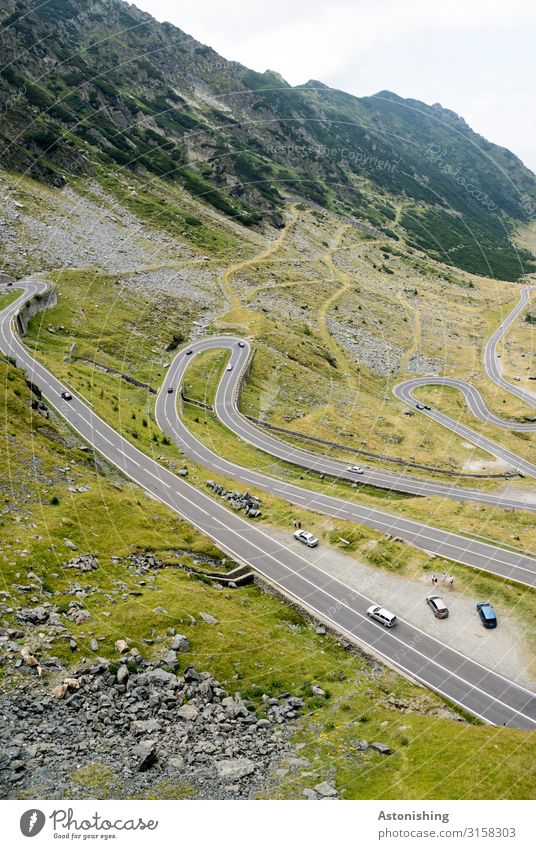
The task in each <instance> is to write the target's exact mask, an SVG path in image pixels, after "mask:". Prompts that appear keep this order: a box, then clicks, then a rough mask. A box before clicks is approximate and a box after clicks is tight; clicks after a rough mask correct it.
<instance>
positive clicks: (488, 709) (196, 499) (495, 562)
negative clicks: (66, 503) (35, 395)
mask: <svg viewBox="0 0 536 849" xmlns="http://www.w3.org/2000/svg"><path fill="white" fill-rule="evenodd" d="M44 289H45V286H44V284H42V283H40V282H36V283H25V287H24V292H23V294H22V295H21V296H20V297H19V298H18V299H16V301H14V302H13V303H12V304H10V305H9V306H8V307H6V308H5V309H4V310H3V311H2V312H1V313H0V349H1V350H2V352H3V353H4V354H5V355H7V356H11V357H14V358H15V360H16V363H17V365H18V366H19V367H21V368H23V369H24V370H25V372H26V374H27V376H28V378H29V379H30V380H31V381H32V382H33V383H34V384H36V385H37V386H38V387H39V388H40V389H41V391H42V392H43V395H44V396H45V398H46V399H47V401H48V402H49V403H50V404H51V405H53V406H54V407H55V408H56V409H57V410H58V411H59V412H60V413H61V415H62V416H63V417H64V418H65V419H66V421H67V422H69V424H70V425H71V427H72V428H73V429H74V430H76V431H77V432H78V433H79V434H80V436H81V437H82V438H83V439H85V440H86V442H88V443H89V444H90V445H92V446H93V448H94V449H95V450H96V451H98V452H99V453H100V454H102V455H103V456H104V457H106V458H107V460H108V461H109V462H111V463H112V464H114V465H115V466H116V467H117V468H118V469H120V470H121V471H122V472H123V473H124V474H125V475H126V476H127V477H129V478H130V479H131V480H133V481H135V482H136V483H137V484H139V485H140V486H142V487H143V488H144V489H145V490H146V491H147V492H149V493H151V494H152V495H153V496H155V497H156V498H158V499H159V500H160V501H161V502H163V503H164V504H167V505H168V506H169V507H170V508H172V509H174V510H175V511H176V512H177V513H179V514H180V515H181V516H182V517H184V519H186V520H187V521H189V522H191V524H193V525H194V526H195V527H197V528H198V529H199V530H200V531H202V532H203V533H205V534H207V535H208V536H209V537H211V538H212V539H213V540H214V541H215V542H216V544H217V545H218V546H219V547H220V548H222V549H223V550H224V551H226V552H227V553H229V554H230V555H231V556H232V557H233V558H235V559H237V560H239V561H243V562H246V563H249V564H250V565H251V566H252V567H253V568H254V569H255V570H256V571H257V572H258V573H259V574H261V575H263V576H264V577H265V578H266V579H267V580H269V581H271V582H272V583H274V584H275V585H277V586H279V587H280V588H281V589H282V590H283V591H284V592H285V593H286V594H287V595H289V596H290V597H292V598H294V599H295V600H296V601H297V602H298V603H299V604H301V605H302V606H304V607H306V608H309V609H310V610H311V611H312V612H314V613H315V614H317V615H318V616H319V617H320V618H321V619H323V620H325V621H326V622H328V623H330V624H332V625H333V626H334V627H335V628H336V629H337V630H338V631H340V632H342V633H345V634H347V635H348V636H350V637H351V638H353V639H355V640H356V641H357V642H359V643H360V644H361V645H363V646H364V647H365V648H368V649H369V650H370V651H371V652H372V653H374V654H376V655H377V656H378V657H380V658H382V659H383V660H385V661H386V662H388V663H390V664H392V665H393V666H395V667H397V668H399V669H401V670H402V671H404V672H405V673H407V674H408V675H410V676H411V677H413V678H415V679H416V680H418V681H421V682H422V683H423V684H425V685H426V686H428V687H430V688H432V689H434V690H436V691H437V692H438V693H440V694H442V695H443V696H445V697H446V698H449V699H451V700H452V701H453V702H455V703H457V704H459V705H461V706H463V707H464V708H466V709H467V710H468V711H470V712H472V713H474V714H475V715H476V716H478V717H480V718H481V719H483V720H484V721H486V722H491V723H495V724H507V725H513V726H518V727H522V728H527V729H531V730H532V729H534V728H535V727H536V695H535V694H534V693H532V692H530V691H529V690H527V689H526V688H524V687H522V686H520V685H518V684H516V683H514V682H512V681H509V680H508V679H507V678H505V677H504V676H502V675H499V674H497V673H495V672H493V671H491V670H489V669H486V668H485V667H483V666H481V665H480V664H478V663H476V662H475V661H472V660H470V659H469V658H467V657H465V656H464V655H463V654H461V653H460V652H457V651H455V650H453V649H451V648H448V647H447V646H445V645H444V644H443V643H441V642H440V641H439V640H436V639H433V638H432V637H429V636H428V635H427V634H425V633H424V632H422V631H420V630H419V629H417V628H415V627H414V626H412V625H410V624H409V623H407V622H405V621H403V620H401V621H400V622H399V624H398V626H397V627H396V628H395V629H393V630H390V631H386V630H384V628H383V627H382V626H380V625H379V624H377V623H375V622H373V621H371V620H369V619H368V618H367V616H366V608H367V606H368V605H369V603H370V601H371V600H370V599H368V598H366V597H365V596H364V595H362V594H361V593H358V592H355V591H354V590H351V589H350V588H349V587H348V586H346V585H345V584H343V583H341V582H340V581H337V580H335V579H333V578H332V577H331V576H330V575H329V574H328V573H327V572H325V571H324V570H323V569H321V568H319V567H317V566H314V565H312V564H310V563H309V562H308V561H307V560H305V559H304V558H303V557H301V555H300V553H299V550H298V544H297V543H295V542H294V541H293V540H291V539H289V545H288V546H284V545H281V544H280V543H277V542H275V541H274V540H273V539H271V538H270V536H269V535H268V534H266V533H265V532H264V531H263V530H262V528H260V527H258V526H256V525H255V524H254V523H252V522H250V521H248V520H247V519H244V518H242V517H241V516H239V515H237V514H236V513H235V512H233V511H232V510H229V509H227V508H226V507H224V506H223V505H222V504H220V503H218V502H217V501H216V500H214V499H212V498H211V497H210V496H208V495H206V494H205V493H203V492H200V491H199V490H197V489H196V488H195V487H193V486H191V485H190V484H189V483H188V482H187V481H185V480H183V479H181V478H178V477H177V476H175V475H174V474H172V473H171V472H170V471H169V470H167V469H165V468H164V467H163V466H161V465H160V464H159V463H157V462H156V461H155V460H153V459H151V458H150V457H148V456H146V455H145V454H143V453H142V452H141V451H139V450H138V449H137V448H136V447H135V446H134V445H132V444H131V443H130V442H128V441H127V440H126V439H124V438H123V437H122V436H121V434H119V433H118V432H117V431H115V430H114V429H113V428H112V427H110V426H109V425H107V424H106V423H105V422H104V421H103V420H102V419H101V418H100V417H99V416H97V415H96V414H95V413H94V412H93V410H92V409H91V408H90V407H89V406H88V405H87V404H86V403H85V402H84V401H82V400H81V399H80V398H78V397H77V396H76V394H75V392H74V391H73V398H72V400H71V401H64V400H63V399H62V397H61V393H62V392H63V391H65V390H66V389H67V387H66V386H65V384H63V383H62V382H60V381H59V380H57V379H56V378H55V377H54V375H53V374H52V373H51V372H50V371H48V369H46V368H45V367H44V366H42V365H41V364H40V363H38V362H37V361H36V360H34V359H33V357H32V356H31V354H30V352H29V351H28V350H27V349H26V348H25V347H24V346H23V345H22V344H21V342H20V340H19V339H18V338H17V336H16V333H15V332H14V325H13V320H14V318H15V317H16V314H17V312H18V310H19V309H20V307H21V306H22V304H23V303H24V301H25V300H28V299H29V298H30V297H33V296H34V295H35V294H36V293H38V292H42V291H44ZM240 350H242V349H240ZM175 362H176V363H177V362H180V360H176V361H175ZM225 374H226V375H228V376H229V375H231V374H232V372H226V373H225ZM222 383H223V381H222ZM165 387H166V389H167V381H166V383H165ZM224 390H225V386H223V387H220V391H224ZM71 391H72V390H71ZM174 399H175V393H171V394H168V393H167V391H165V393H162V394H160V395H159V397H158V402H157V409H158V417H159V421H160V424H161V426H162V428H163V429H164V430H166V431H167V432H169V431H174V429H175V427H176V426H177V424H178V425H179V426H180V425H181V422H180V420H179V418H178V416H177V411H176V406H175V400H174ZM168 412H169V420H168ZM183 435H184V436H185V437H186V440H187V444H188V449H189V452H191V454H193V455H195V454H197V452H198V450H199V448H200V444H199V443H198V441H197V440H196V439H195V438H194V437H193V436H192V435H191V434H189V431H188V430H187V429H184V430H182V429H181V433H180V434H179V435H178V438H179V439H181V440H182V436H183ZM201 448H202V447H201ZM202 451H203V454H204V452H205V451H208V449H204V448H202ZM209 453H210V452H209ZM204 456H205V459H206V460H208V461H211V457H207V456H206V454H204ZM218 459H219V458H218ZM234 468H235V469H236V468H237V467H234ZM235 477H236V474H235ZM271 480H272V479H270V478H267V479H266V483H267V484H268V485H270V486H271ZM275 483H276V484H278V485H279V486H283V487H285V485H283V484H281V483H280V482H278V481H275ZM294 489H298V490H299V488H297V487H296V488H294ZM281 494H283V495H284V494H285V493H284V490H283V492H282V493H281ZM300 497H301V498H305V499H306V502H307V506H312V507H313V509H318V510H322V511H323V512H328V513H331V509H332V505H331V504H328V503H324V499H326V498H327V497H326V496H321V495H320V494H315V493H310V492H305V491H303V490H302V491H301V496H300ZM327 501H328V502H333V501H334V502H336V503H337V505H338V506H337V508H336V510H337V511H339V510H344V505H346V507H347V509H348V511H349V513H352V512H353V511H354V510H356V509H357V510H359V508H356V507H355V506H354V505H349V504H347V502H344V501H342V500H338V499H329V498H328V499H327ZM325 507H329V508H330V509H328V510H324V508H325ZM369 513H376V514H377V517H376V518H372V519H371V521H372V522H383V523H386V530H388V531H389V532H390V533H393V534H395V535H400V529H399V527H398V523H399V522H400V521H405V520H400V519H398V518H397V517H390V516H388V514H381V513H380V512H379V511H368V510H366V509H365V510H364V514H365V515H368V514H369ZM335 514H338V513H334V514H333V515H335ZM356 521H360V519H359V518H357V519H356ZM361 521H362V519H361ZM389 522H391V525H389V524H388V523H389ZM410 524H412V525H415V526H416V528H415V530H414V531H413V532H415V533H416V531H417V530H418V529H419V528H420V530H419V536H420V538H421V542H424V541H426V544H427V546H428V545H435V546H438V547H439V548H443V547H445V548H446V549H447V550H448V551H451V553H452V554H459V556H460V560H461V562H466V559H465V558H469V559H471V560H474V561H475V562H474V563H471V564H470V565H478V566H479V568H487V566H489V567H491V568H490V571H497V570H498V572H497V573H498V574H502V573H503V572H502V570H505V571H507V572H508V571H512V572H513V573H515V574H516V575H517V574H518V572H519V570H522V571H523V574H524V575H527V576H530V578H531V581H530V582H531V584H532V585H533V581H534V577H535V566H536V562H535V561H533V560H532V559H530V558H519V556H518V555H514V554H512V553H511V552H508V551H506V550H502V549H500V548H495V547H493V546H487V545H486V544H484V543H475V542H473V541H471V540H466V539H464V538H463V537H459V536H457V535H456V534H446V533H445V532H443V531H437V530H436V529H433V528H429V527H427V526H425V525H419V524H418V523H410ZM373 526H375V525H373ZM408 533H409V531H408ZM289 537H290V535H289ZM454 559H458V557H455V558H454ZM519 560H521V561H523V564H524V565H522V564H521V563H520V562H518V561H519ZM376 601H378V600H376ZM423 603H424V602H423ZM475 615H476V614H475Z"/></svg>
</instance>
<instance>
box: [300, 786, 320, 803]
mask: <svg viewBox="0 0 536 849" xmlns="http://www.w3.org/2000/svg"><path fill="white" fill-rule="evenodd" d="M302 796H305V798H306V799H310V800H311V801H316V800H317V799H318V796H317V795H316V793H315V791H314V790H311V788H310V787H307V788H306V789H305V790H302Z"/></svg>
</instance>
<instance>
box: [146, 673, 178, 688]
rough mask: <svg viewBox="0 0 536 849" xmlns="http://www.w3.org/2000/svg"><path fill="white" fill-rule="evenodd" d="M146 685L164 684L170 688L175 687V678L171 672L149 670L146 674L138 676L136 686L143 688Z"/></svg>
mask: <svg viewBox="0 0 536 849" xmlns="http://www.w3.org/2000/svg"><path fill="white" fill-rule="evenodd" d="M146 683H157V684H164V685H166V686H168V687H172V686H176V685H177V676H176V675H173V673H172V672H166V670H165V669H150V670H149V671H148V672H144V673H143V674H142V675H138V684H140V685H142V686H143V684H146Z"/></svg>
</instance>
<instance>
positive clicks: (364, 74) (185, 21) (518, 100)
mask: <svg viewBox="0 0 536 849" xmlns="http://www.w3.org/2000/svg"><path fill="white" fill-rule="evenodd" d="M135 5H137V6H138V7H140V8H141V9H145V10H146V11H147V12H150V13H151V14H152V15H154V17H156V18H158V20H161V21H163V20H167V21H171V22H172V23H174V24H176V25H177V26H178V27H180V28H181V29H182V30H184V31H185V32H187V33H189V34H190V35H193V36H194V38H196V39H198V40H199V41H201V42H203V43H204V44H208V45H210V46H211V47H213V48H214V49H215V50H217V51H218V53H220V54H221V55H222V56H224V57H225V58H226V59H230V60H236V61H238V62H241V63H242V64H244V65H247V66H248V67H249V68H253V69H254V70H256V71H265V70H266V69H267V68H270V69H271V70H274V71H279V73H281V74H282V75H283V77H285V79H286V80H287V81H288V82H289V83H291V84H292V85H298V84H300V83H304V82H306V81H307V80H309V79H316V80H321V81H322V82H325V83H327V84H328V85H330V86H333V87H335V88H341V89H343V90H344V91H348V92H351V93H352V94H355V95H358V96H362V95H368V94H375V93H376V92H378V91H381V90H382V89H389V90H391V91H394V92H396V93H397V94H399V95H401V96H402V97H413V98H416V99H418V100H423V101H424V102H425V103H430V104H431V103H436V102H439V103H441V104H442V105H443V106H446V107H448V108H450V109H453V110H454V111H455V112H457V113H458V114H459V115H462V116H463V117H464V118H465V120H466V121H467V122H468V123H469V124H470V125H471V126H472V127H473V129H474V130H476V131H477V132H479V133H482V135H484V136H486V137H487V138H488V139H489V140H490V141H493V142H495V143H496V144H502V145H504V146H505V147H508V148H510V149H511V150H513V151H514V153H516V154H517V155H518V156H520V157H521V159H523V161H524V162H525V164H526V165H528V166H529V167H530V168H532V170H533V171H536V109H535V105H536V103H535V101H536V95H535V89H536V50H535V47H534V42H535V38H536V3H534V2H533V0H508V2H505V0H447V2H444V3H435V2H433V0H404V2H401V0H329V2H328V0H323V2H322V1H321V0H271V2H269V3H267V2H264V3H262V4H261V3H259V2H258V0H257V2H255V0H223V2H222V0H219V2H218V1H217V0H197V1H196V2H192V0H189V2H180V1H179V2H177V0H136V4H135Z"/></svg>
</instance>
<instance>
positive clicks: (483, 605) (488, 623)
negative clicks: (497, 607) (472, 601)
mask: <svg viewBox="0 0 536 849" xmlns="http://www.w3.org/2000/svg"><path fill="white" fill-rule="evenodd" d="M476 609H477V612H478V615H479V616H480V619H481V621H482V624H483V626H484V628H496V627H497V617H496V616H495V611H494V609H493V607H492V606H491V604H490V603H489V601H479V602H478V604H477V606H476Z"/></svg>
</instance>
